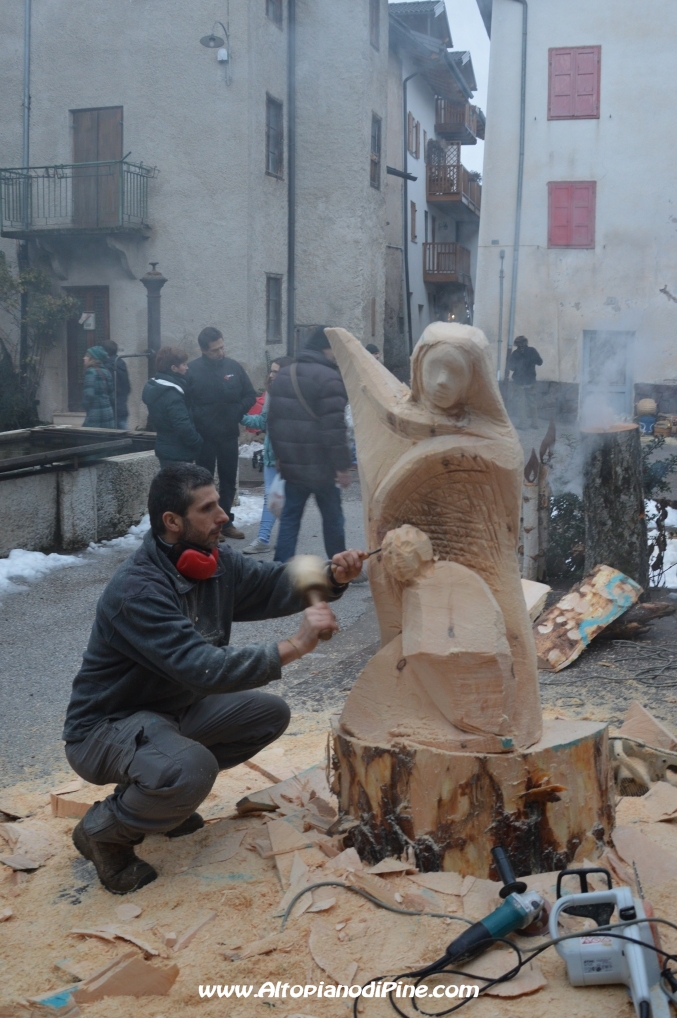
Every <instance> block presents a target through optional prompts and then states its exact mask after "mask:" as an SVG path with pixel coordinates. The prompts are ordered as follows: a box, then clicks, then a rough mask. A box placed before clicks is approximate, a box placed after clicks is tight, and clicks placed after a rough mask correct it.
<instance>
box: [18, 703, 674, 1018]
mask: <svg viewBox="0 0 677 1018" xmlns="http://www.w3.org/2000/svg"><path fill="white" fill-rule="evenodd" d="M295 720H296V731H295V732H294V734H287V735H285V736H284V737H283V738H282V740H280V742H279V743H278V744H277V746H276V747H274V748H273V749H274V752H273V754H272V755H270V753H269V755H268V756H267V757H265V756H264V755H263V754H262V755H261V757H260V759H259V761H258V762H259V767H260V769H259V770H255V769H252V768H251V767H246V766H240V767H237V768H234V769H233V770H232V771H229V772H224V773H222V774H221V775H220V776H219V778H218V780H217V784H216V785H215V788H214V790H213V792H212V793H211V794H210V796H209V797H208V799H207V800H206V802H205V803H204V805H203V813H204V815H205V817H207V818H211V822H210V823H208V824H207V826H206V828H205V829H204V830H201V831H199V832H197V833H196V834H194V835H192V836H189V837H186V838H180V839H176V840H168V839H166V838H164V837H160V836H158V837H155V836H154V837H149V838H147V839H146V840H145V842H144V843H143V845H142V846H140V848H139V849H138V850H137V851H138V853H139V855H140V856H141V857H142V858H144V859H147V860H148V862H150V863H151V864H152V865H154V866H155V867H156V868H157V869H158V871H159V874H160V876H159V878H158V880H156V881H155V882H154V883H152V884H150V885H148V886H147V887H144V888H142V889H141V890H140V891H137V892H136V893H134V894H132V895H129V896H128V897H125V898H119V897H116V896H114V895H111V894H109V893H108V892H107V891H105V890H104V889H103V888H102V887H101V885H100V884H99V882H98V879H97V878H96V874H95V872H94V870H93V867H92V866H91V864H89V863H87V862H86V861H85V860H84V859H82V858H81V857H80V856H79V855H78V854H77V852H76V851H75V849H74V848H73V845H72V843H71V840H70V835H71V831H72V829H73V827H74V826H75V823H76V820H75V819H74V818H70V819H69V818H64V817H61V816H57V817H54V816H52V809H51V806H50V796H49V793H50V791H53V790H54V789H58V788H59V785H64V783H65V782H66V783H67V782H69V781H71V780H72V778H73V776H72V775H69V774H66V775H63V774H62V775H59V776H56V777H55V778H54V779H53V780H52V781H51V782H43V783H42V784H39V785H38V784H33V785H30V784H26V783H24V784H23V785H21V786H16V787H14V788H12V789H7V790H5V791H3V792H2V793H0V809H2V807H3V805H4V806H5V808H6V809H8V810H9V809H11V810H12V811H14V815H18V816H20V817H22V818H23V819H19V820H7V822H6V826H5V827H4V828H3V829H4V830H5V831H7V830H9V829H10V828H11V829H12V831H13V832H14V834H13V837H14V838H15V841H16V843H15V844H14V845H12V844H10V843H7V839H6V837H5V838H3V839H2V840H0V854H1V855H3V856H4V855H11V854H12V853H14V854H19V853H21V852H25V853H26V854H28V853H29V851H31V850H32V851H34V852H37V851H38V850H39V849H40V847H41V848H42V855H43V858H42V860H41V861H40V864H39V865H38V867H37V868H36V869H31V870H28V871H27V870H21V869H17V870H15V869H13V868H12V866H11V865H7V864H5V865H2V866H1V867H0V957H1V958H2V962H3V964H2V980H1V982H0V1018H29V1016H30V1018H37V1015H38V1014H40V1015H44V1014H55V1015H64V1016H66V1015H69V1014H77V1013H80V1014H81V1015H83V1016H86V1018H170V1015H175V1014H179V1013H185V1014H187V1015H197V1014H199V1015H200V1016H203V1018H212V1016H213V1018H216V1016H218V1018H222V1016H223V1015H224V1014H227V1015H228V1018H261V1016H266V1015H268V1014H275V1015H280V1016H281V1018H300V1016H303V1018H341V1016H345V1018H350V1016H351V1014H352V1010H351V1009H352V1001H346V1000H344V999H340V1000H333V999H331V998H329V999H327V998H321V999H313V998H312V997H311V998H309V999H305V1000H304V999H301V1000H298V1001H295V1000H291V999H288V998H287V999H280V998H278V999H273V1000H262V999H254V998H253V997H250V998H248V999H246V1000H239V1001H236V1000H234V999H232V998H231V999H229V1000H228V1001H227V1002H226V1001H224V1000H222V999H218V998H216V999H200V997H199V992H198V987H199V986H200V985H209V984H221V985H225V984H242V985H246V984H253V985H254V987H255V988H258V986H260V985H261V984H263V983H264V982H267V981H272V982H273V983H275V982H278V981H279V982H281V983H290V984H301V985H304V984H315V985H317V984H320V983H325V984H328V983H331V982H332V981H334V982H337V981H341V982H350V983H353V984H357V983H362V982H365V981H366V980H367V979H368V978H370V977H371V976H376V975H379V974H383V975H393V974H396V973H398V972H403V971H406V970H407V969H408V968H410V967H416V966H418V965H421V964H425V963H428V962H430V961H432V960H434V959H435V958H437V957H439V956H440V955H441V954H442V953H443V952H444V949H445V947H446V945H447V944H448V943H449V942H450V941H451V940H452V939H453V938H454V937H456V936H457V935H458V934H459V933H460V932H461V931H462V929H464V928H465V927H464V926H462V925H461V923H459V922H455V921H453V919H450V920H444V919H437V918H432V917H428V916H424V915H416V916H405V915H396V914H394V913H392V912H389V911H386V910H385V909H382V908H379V907H378V906H377V905H375V904H373V903H371V902H369V901H366V900H364V899H363V898H361V897H359V896H358V895H356V894H354V893H352V892H350V891H348V890H345V889H344V888H342V887H327V888H321V889H317V890H314V891H313V892H311V893H308V894H306V895H304V896H303V898H302V899H301V900H300V901H299V903H298V904H297V905H296V906H295V908H294V911H293V914H292V916H291V918H290V919H289V922H288V923H287V925H286V927H285V928H284V930H282V929H281V918H280V912H281V905H282V903H283V902H284V901H287V902H288V901H290V900H291V896H290V892H292V891H293V892H294V893H296V891H297V890H298V889H302V888H303V887H304V886H306V885H307V884H308V883H311V882H315V881H317V880H332V879H336V880H339V881H341V882H344V883H353V884H354V885H356V886H361V887H364V888H365V889H368V890H369V892H370V893H373V894H374V896H376V897H378V898H379V899H380V900H382V901H385V902H391V903H393V904H395V905H398V906H399V907H402V908H411V909H412V910H421V909H427V910H429V911H434V912H445V913H449V914H450V915H454V914H455V915H457V916H465V917H466V918H470V919H473V920H476V919H481V918H482V917H483V916H484V915H486V914H487V913H488V912H489V911H491V910H492V909H493V908H494V907H496V905H497V904H498V899H497V890H498V885H497V884H494V883H492V882H491V881H485V880H476V879H474V878H472V877H466V878H462V877H461V876H460V875H458V874H452V873H445V874H418V873H416V872H415V867H414V866H412V865H411V860H406V859H405V860H400V861H398V860H389V861H387V862H386V863H385V864H380V865H379V866H377V867H374V868H372V871H371V872H369V868H368V867H366V866H363V865H362V864H361V863H360V860H359V858H358V857H357V854H356V853H355V852H354V850H352V849H347V850H345V851H341V849H342V845H341V844H340V843H337V841H336V839H335V838H331V837H330V836H328V835H327V834H326V832H325V831H323V830H322V829H321V828H322V814H323V812H324V813H325V814H326V813H327V808H326V805H327V804H328V805H329V807H332V806H333V807H334V808H335V807H336V802H335V800H332V799H331V796H330V795H329V793H327V797H328V798H327V800H326V804H325V805H320V804H319V802H317V800H318V796H317V795H316V793H315V792H314V791H311V792H310V793H309V795H311V796H313V798H311V799H310V800H309V801H308V802H307V803H306V804H305V805H302V804H301V801H300V800H299V801H289V802H288V803H286V805H285V808H283V809H282V810H280V811H277V812H275V813H269V814H263V813H255V814H250V815H247V816H238V815H237V813H236V811H235V803H236V802H237V801H239V800H240V799H242V798H243V796H246V795H248V794H249V793H256V792H258V791H260V790H262V789H264V788H267V787H269V786H270V780H269V777H266V776H264V774H268V775H270V774H271V773H274V772H275V769H276V768H277V770H278V771H280V775H278V776H282V775H284V777H288V776H289V775H290V774H293V773H297V774H298V773H301V776H300V778H299V779H298V780H299V781H301V782H302V781H303V773H302V772H303V771H304V770H305V769H306V768H309V767H312V766H313V765H315V764H317V763H322V762H323V760H324V756H325V749H326V732H327V728H328V717H327V716H324V715H320V714H314V715H312V717H308V718H306V719H305V720H303V719H301V720H300V719H298V718H297V719H295ZM284 768H287V770H284ZM261 771H263V773H262V772H261ZM73 794H77V793H73ZM320 798H321V797H320ZM313 802H315V806H313ZM323 802H324V800H323ZM304 810H306V811H309V815H311V816H317V818H318V819H317V821H316V826H315V827H314V826H312V824H308V823H304V819H303V818H304ZM666 814H667V816H668V817H670V818H671V817H672V816H673V799H672V796H671V794H670V793H666V791H665V790H664V789H660V788H659V789H658V791H655V790H652V795H651V800H649V798H648V797H647V799H646V802H643V801H642V800H640V799H634V800H623V801H622V803H621V805H620V808H619V823H620V824H621V825H622V827H623V828H624V829H630V831H631V832H633V833H634V832H637V833H638V834H640V835H642V836H643V837H644V838H647V839H648V840H649V842H650V843H651V844H654V845H655V846H656V848H657V850H660V851H661V852H662V853H670V854H671V855H672V857H674V861H675V863H676V864H677V823H675V822H674V821H673V820H672V819H659V820H656V819H655V817H657V816H658V817H661V818H662V817H664V816H666ZM2 819H3V818H2V816H0V821H1V820H2ZM326 819H329V817H328V816H327V817H326ZM304 828H305V829H304ZM17 831H18V832H20V833H19V835H17V834H16V832H17ZM29 831H33V834H32V835H30V836H28V835H27V834H23V833H21V832H29ZM29 842H30V844H29ZM5 849H6V851H5ZM621 849H622V846H621V847H620V848H619V847H618V846H616V851H617V852H619V853H620V852H621ZM33 861H34V862H38V860H36V859H34V860H33ZM626 861H627V860H626ZM675 873H676V874H677V866H676V868H675ZM554 882H555V875H552V874H546V875H539V876H538V877H535V878H533V883H532V881H530V883H532V886H534V887H536V886H537V888H538V889H539V890H540V891H541V892H542V893H545V894H546V896H548V897H549V898H550V900H554ZM648 883H649V884H650V881H649V882H648ZM645 891H646V892H647V895H653V903H654V906H655V909H656V913H657V914H658V915H663V916H665V917H667V918H677V877H676V878H675V879H674V880H671V881H668V882H667V883H663V884H662V886H661V887H660V889H658V888H653V887H651V886H648V887H645ZM292 896H293V895H292ZM76 931H77V932H76ZM663 941H664V944H665V945H667V946H668V947H669V945H670V944H672V946H673V948H675V947H677V940H676V939H675V938H671V937H670V936H666V935H665V934H664V935H663ZM526 943H527V944H528V945H529V946H532V945H533V944H534V941H533V940H530V941H527V942H526ZM127 956H130V958H129V960H127V961H125V960H124V959H125V958H126V957H127ZM511 957H512V953H511ZM116 959H123V960H122V961H121V962H120V963H119V964H118V966H117V968H116V967H115V966H113V969H112V971H114V972H115V971H118V970H119V971H122V972H124V971H127V969H126V968H125V966H130V965H131V966H132V968H130V969H129V971H130V972H131V971H132V969H134V971H135V972H137V971H138V972H141V971H142V970H143V971H144V972H146V973H147V972H148V971H149V969H148V966H150V967H151V972H152V971H154V968H155V967H157V968H158V969H162V971H163V972H165V973H169V976H168V977H167V978H168V981H171V978H172V973H173V971H174V966H177V967H178V975H177V976H176V977H175V981H174V982H173V984H172V985H171V988H170V989H169V992H168V994H167V995H166V996H142V997H139V998H135V997H129V996H114V997H105V998H104V999H101V1000H96V1001H92V1002H90V1003H86V1002H83V1003H79V1004H78V1005H77V1008H76V1010H75V1011H69V1010H68V1009H67V1008H60V1009H57V1010H53V1009H46V1008H37V1007H36V1005H31V1004H30V1003H29V998H35V997H39V996H41V995H44V994H46V993H47V992H48V991H57V990H59V989H60V988H63V987H68V986H74V985H75V986H77V983H78V981H80V982H84V981H85V980H86V979H87V977H88V976H90V975H91V973H93V972H95V971H96V970H98V969H101V968H102V967H104V966H106V965H110V964H111V963H114V962H115V961H116ZM132 963H133V964H132ZM505 965H506V958H505V951H503V950H502V949H498V950H494V951H492V952H489V953H488V954H486V955H485V956H484V957H483V958H482V959H481V962H480V961H478V962H477V963H476V968H473V966H472V965H468V966H467V968H468V970H469V972H470V973H472V972H474V971H476V972H478V973H479V972H482V973H485V972H486V973H496V974H497V973H498V972H499V971H501V967H502V966H503V967H505ZM144 966H145V968H144ZM492 966H493V967H492ZM102 978H103V977H102ZM466 981H468V980H466ZM520 981H521V986H520V985H518V986H515V987H513V988H512V990H509V989H508V987H507V986H506V988H505V989H506V992H515V991H516V990H518V991H519V992H521V993H523V994H526V995H525V996H520V997H519V998H518V999H511V998H510V997H502V998H501V999H500V1000H499V999H497V998H496V997H482V998H479V999H478V1000H474V1001H472V1002H471V1003H470V1004H469V1005H468V1011H467V1012H464V1013H467V1014H468V1015H473V1016H476V1018H542V1016H543V1015H548V1018H589V1016H590V1015H591V1014H593V1013H594V1014H595V1016H596V1018H619V1016H620V1018H623V1016H627V1018H632V1009H631V1006H630V1004H629V1002H628V998H627V994H626V991H625V989H624V988H623V987H620V986H619V987H605V988H602V989H576V988H573V987H571V986H569V984H568V982H567V979H566V974H565V971H564V964H563V962H562V961H561V960H560V959H559V958H558V956H557V954H556V953H555V951H554V950H550V951H547V952H546V953H544V954H543V955H542V956H541V957H540V958H539V959H538V962H537V963H535V964H534V965H533V967H532V968H531V969H530V970H529V971H526V972H524V973H523V974H522V975H521V976H520ZM502 992H503V991H502ZM83 996H84V997H86V994H83ZM22 1002H23V1004H22ZM24 1004H25V1006H24ZM78 1009H79V1010H78ZM360 1009H361V1010H360V1014H361V1015H364V1016H365V1018H385V1016H389V1018H390V1016H392V1015H393V1014H394V1012H393V1011H392V1010H391V1009H390V1006H389V1004H388V1002H387V1001H382V1000H364V1001H362V1002H361V1004H360ZM434 1009H435V1006H431V1007H430V1010H434ZM437 1009H438V1010H442V1009H443V1005H440V1006H439V1007H437ZM411 1013H412V1014H413V1013H414V1012H411Z"/></svg>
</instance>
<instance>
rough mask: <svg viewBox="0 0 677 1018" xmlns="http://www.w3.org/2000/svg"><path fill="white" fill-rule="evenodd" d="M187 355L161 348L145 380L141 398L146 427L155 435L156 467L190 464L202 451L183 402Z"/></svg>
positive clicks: (173, 349)
mask: <svg viewBox="0 0 677 1018" xmlns="http://www.w3.org/2000/svg"><path fill="white" fill-rule="evenodd" d="M187 362H188V354H187V353H186V351H185V350H179V349H178V348H177V347H173V346H163V347H162V349H161V350H158V352H157V354H156V355H155V367H156V373H155V377H154V378H151V379H149V380H148V381H147V382H146V384H145V386H144V389H143V393H142V396H141V399H142V400H143V401H144V403H145V404H146V406H147V407H148V424H149V426H150V427H151V428H152V430H153V431H154V432H155V433H156V435H157V438H156V439H155V455H156V456H157V458H158V459H159V460H160V466H161V467H166V466H168V465H169V464H170V463H194V462H195V460H196V459H197V457H198V456H199V454H200V451H201V449H202V439H201V437H200V435H199V434H198V432H197V430H196V428H195V425H194V424H193V418H192V416H191V413H190V408H189V406H188V403H187V400H186V391H185V384H186V382H185V378H186V372H187V371H188V363H187Z"/></svg>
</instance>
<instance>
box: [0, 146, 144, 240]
mask: <svg viewBox="0 0 677 1018" xmlns="http://www.w3.org/2000/svg"><path fill="white" fill-rule="evenodd" d="M156 173H157V170H156V169H154V168H152V167H149V166H144V165H143V163H130V162H128V161H127V160H126V159H118V160H113V161H108V162H97V163H70V164H61V165H58V166H29V167H18V168H10V169H0V232H1V234H2V236H3V237H17V238H22V237H24V238H27V237H31V236H36V235H39V234H42V233H48V234H54V233H117V232H126V231H131V232H139V231H140V232H143V231H145V230H146V229H148V228H149V226H150V224H149V220H148V180H149V179H150V178H151V177H153V176H155V174H156Z"/></svg>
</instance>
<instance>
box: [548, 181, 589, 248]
mask: <svg viewBox="0 0 677 1018" xmlns="http://www.w3.org/2000/svg"><path fill="white" fill-rule="evenodd" d="M596 191H597V185H596V182H595V181H594V180H580V181H556V182H551V183H549V184H548V247H576V248H594V246H595V198H596Z"/></svg>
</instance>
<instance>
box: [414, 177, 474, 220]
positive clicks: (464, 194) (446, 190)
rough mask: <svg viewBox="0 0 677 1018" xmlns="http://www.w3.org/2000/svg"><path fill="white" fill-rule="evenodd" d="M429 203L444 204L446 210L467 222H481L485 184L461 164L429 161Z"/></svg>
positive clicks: (427, 185)
mask: <svg viewBox="0 0 677 1018" xmlns="http://www.w3.org/2000/svg"><path fill="white" fill-rule="evenodd" d="M426 198H427V200H428V202H431V203H433V204H436V205H443V206H444V211H445V212H446V213H448V215H451V216H453V217H454V219H463V220H466V221H475V222H476V221H477V217H478V216H479V214H480V206H481V204H482V185H481V184H480V183H479V181H478V180H475V179H474V178H473V177H472V175H471V174H470V173H469V172H468V170H466V168H465V166H462V165H461V164H460V163H456V165H453V166H448V165H447V164H446V163H429V164H428V167H427V176H426Z"/></svg>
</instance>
